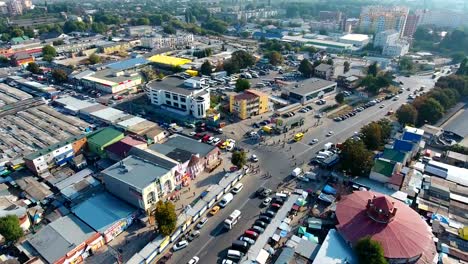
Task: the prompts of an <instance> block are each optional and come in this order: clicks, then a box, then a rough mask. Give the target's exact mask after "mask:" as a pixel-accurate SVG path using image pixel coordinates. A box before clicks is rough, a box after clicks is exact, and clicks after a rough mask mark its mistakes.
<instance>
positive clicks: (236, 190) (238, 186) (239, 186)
mask: <svg viewBox="0 0 468 264" xmlns="http://www.w3.org/2000/svg"><path fill="white" fill-rule="evenodd" d="M243 188H244V184H242V183H241V182H238V183H237V184H236V185H234V187H232V190H231V192H232V193H233V194H238V193H239V192H240V191H242V189H243Z"/></svg>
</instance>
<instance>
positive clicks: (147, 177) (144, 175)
mask: <svg viewBox="0 0 468 264" xmlns="http://www.w3.org/2000/svg"><path fill="white" fill-rule="evenodd" d="M167 165H168V162H164V163H160V164H158V163H153V162H150V161H148V160H145V159H142V158H140V157H137V156H133V155H131V156H128V157H126V158H125V159H123V160H121V161H120V162H118V163H116V164H114V165H112V166H110V167H109V168H107V169H105V170H103V171H102V174H104V177H111V178H114V179H117V180H119V181H121V182H124V183H126V184H128V185H129V186H132V187H134V188H136V189H137V190H143V189H144V188H145V187H147V186H148V185H150V184H153V183H154V182H155V181H156V180H157V179H159V178H161V177H163V176H164V175H166V174H167V173H169V172H170V171H171V169H172V168H173V167H174V166H175V165H176V164H174V163H171V165H174V166H172V167H171V166H167Z"/></svg>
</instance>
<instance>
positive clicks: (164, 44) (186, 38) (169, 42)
mask: <svg viewBox="0 0 468 264" xmlns="http://www.w3.org/2000/svg"><path fill="white" fill-rule="evenodd" d="M193 41H194V37H193V34H181V35H170V36H162V35H158V36H155V37H149V38H142V39H141V46H142V47H145V48H149V49H162V48H179V47H186V46H191V45H192V44H193Z"/></svg>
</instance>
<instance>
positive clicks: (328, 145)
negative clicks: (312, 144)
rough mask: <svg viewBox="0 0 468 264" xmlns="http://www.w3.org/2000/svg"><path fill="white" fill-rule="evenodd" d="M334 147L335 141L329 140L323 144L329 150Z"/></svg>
mask: <svg viewBox="0 0 468 264" xmlns="http://www.w3.org/2000/svg"><path fill="white" fill-rule="evenodd" d="M332 147H333V143H332V142H328V143H325V145H323V149H324V150H329V149H331V148H332Z"/></svg>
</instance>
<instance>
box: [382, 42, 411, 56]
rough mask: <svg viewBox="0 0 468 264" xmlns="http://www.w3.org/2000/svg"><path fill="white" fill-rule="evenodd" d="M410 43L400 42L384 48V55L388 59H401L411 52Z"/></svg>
mask: <svg viewBox="0 0 468 264" xmlns="http://www.w3.org/2000/svg"><path fill="white" fill-rule="evenodd" d="M409 47H410V45H409V43H408V42H407V41H405V40H398V41H396V42H394V43H390V44H387V45H385V46H384V47H383V50H382V55H383V56H387V57H400V56H404V55H405V54H406V53H408V52H409Z"/></svg>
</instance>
